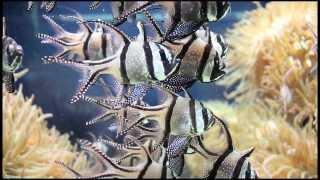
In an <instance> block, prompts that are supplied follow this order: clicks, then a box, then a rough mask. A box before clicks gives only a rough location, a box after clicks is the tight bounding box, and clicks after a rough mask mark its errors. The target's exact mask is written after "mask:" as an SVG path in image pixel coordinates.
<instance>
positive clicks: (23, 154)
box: [2, 85, 88, 178]
mask: <svg viewBox="0 0 320 180" xmlns="http://www.w3.org/2000/svg"><path fill="white" fill-rule="evenodd" d="M2 94H3V95H2V97H3V100H2V107H3V109H2V113H3V114H2V118H3V119H2V124H3V129H2V130H3V133H2V140H3V149H2V150H3V152H2V173H3V177H6V178H66V177H70V176H69V174H67V172H66V171H65V170H64V169H62V168H60V167H59V165H57V164H55V163H54V161H55V160H62V161H64V162H65V163H67V164H70V165H71V166H72V167H73V168H75V169H77V170H81V169H84V168H87V166H88V161H87V160H86V156H85V155H84V154H83V153H79V152H77V151H76V147H75V146H72V144H71V143H70V141H69V135H68V134H64V135H61V134H60V133H59V132H58V131H57V130H56V129H55V128H54V127H52V128H50V129H49V128H48V127H47V121H46V119H47V118H49V117H52V115H51V114H46V113H43V112H42V110H41V108H39V107H37V106H36V105H33V104H32V102H33V99H34V96H31V97H30V98H25V97H24V96H23V94H22V85H20V86H19V90H18V91H17V92H16V93H13V94H10V93H7V92H6V91H5V90H4V88H2Z"/></svg>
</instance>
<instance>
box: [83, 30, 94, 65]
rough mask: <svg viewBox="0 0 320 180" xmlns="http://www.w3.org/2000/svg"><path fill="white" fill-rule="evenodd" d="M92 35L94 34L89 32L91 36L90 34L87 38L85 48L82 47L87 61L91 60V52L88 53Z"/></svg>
mask: <svg viewBox="0 0 320 180" xmlns="http://www.w3.org/2000/svg"><path fill="white" fill-rule="evenodd" d="M91 35H92V33H91V32H90V31H89V34H88V36H87V38H86V40H85V42H84V44H83V47H82V51H83V55H84V58H85V59H89V58H90V57H89V52H88V47H89V40H90V38H91Z"/></svg>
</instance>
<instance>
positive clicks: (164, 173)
mask: <svg viewBox="0 0 320 180" xmlns="http://www.w3.org/2000/svg"><path fill="white" fill-rule="evenodd" d="M172 98H173V99H172V102H171V104H170V107H169V109H168V112H167V115H166V118H165V130H164V139H165V140H164V142H163V146H164V147H165V148H167V147H168V137H169V134H170V131H171V125H170V123H171V116H172V113H173V108H174V106H175V105H176V101H177V97H176V96H172ZM167 161H168V155H167V153H166V154H165V157H164V161H163V166H162V170H161V179H166V178H167V166H166V162H167Z"/></svg>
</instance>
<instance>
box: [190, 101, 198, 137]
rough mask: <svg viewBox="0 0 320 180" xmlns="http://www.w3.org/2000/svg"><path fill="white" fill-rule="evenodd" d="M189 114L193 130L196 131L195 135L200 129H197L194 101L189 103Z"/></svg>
mask: <svg viewBox="0 0 320 180" xmlns="http://www.w3.org/2000/svg"><path fill="white" fill-rule="evenodd" d="M189 113H190V118H191V123H192V126H193V129H194V131H195V133H197V132H198V128H197V122H196V112H195V103H194V100H190V101H189Z"/></svg>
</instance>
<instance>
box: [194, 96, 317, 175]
mask: <svg viewBox="0 0 320 180" xmlns="http://www.w3.org/2000/svg"><path fill="white" fill-rule="evenodd" d="M206 106H207V107H208V108H209V109H211V110H212V111H213V112H214V113H215V114H217V116H219V117H221V118H223V119H226V121H227V123H228V126H229V128H230V132H231V135H232V138H233V141H234V144H235V148H236V149H239V150H243V149H247V148H250V147H254V148H255V150H254V152H253V153H252V155H251V156H250V162H251V163H252V165H253V168H254V169H256V171H257V173H258V177H260V178H311V177H313V178H314V177H317V176H318V175H317V164H316V163H317V157H318V156H317V155H318V150H317V135H316V133H315V132H314V131H310V130H308V129H307V128H303V129H301V128H300V127H294V126H292V125H291V124H289V123H288V122H287V121H285V118H284V116H282V115H281V114H280V113H276V112H275V111H274V110H272V109H269V108H267V107H262V106H256V105H255V104H247V103H246V104H245V103H242V104H227V103H226V102H221V101H213V102H207V103H206ZM309 124H310V123H309ZM213 136H214V135H213ZM196 161H199V158H198V159H196V158H195V160H194V161H193V162H196ZM195 164H198V163H195ZM194 170H195V171H200V170H197V169H194Z"/></svg>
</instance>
